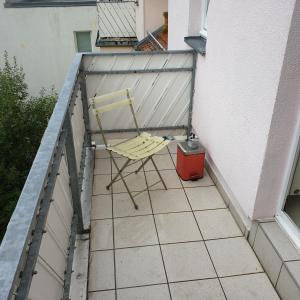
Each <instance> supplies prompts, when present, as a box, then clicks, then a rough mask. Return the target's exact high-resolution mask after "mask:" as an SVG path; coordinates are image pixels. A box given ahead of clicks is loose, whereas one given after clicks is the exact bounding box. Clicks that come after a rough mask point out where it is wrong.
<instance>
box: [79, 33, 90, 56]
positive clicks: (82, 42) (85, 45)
mask: <svg viewBox="0 0 300 300" xmlns="http://www.w3.org/2000/svg"><path fill="white" fill-rule="evenodd" d="M75 43H76V50H77V52H92V44H91V32H90V31H76V32H75Z"/></svg>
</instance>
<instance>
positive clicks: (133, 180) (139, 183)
mask: <svg viewBox="0 0 300 300" xmlns="http://www.w3.org/2000/svg"><path fill="white" fill-rule="evenodd" d="M125 182H126V184H127V185H128V188H129V190H130V191H131V192H139V191H142V190H144V189H145V188H146V187H147V185H146V179H145V175H144V172H140V173H138V174H131V175H129V176H127V177H125ZM113 192H114V193H124V192H126V188H125V185H124V183H123V181H122V180H119V181H118V182H115V183H113Z"/></svg>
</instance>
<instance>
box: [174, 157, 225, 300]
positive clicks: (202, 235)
mask: <svg viewBox="0 0 300 300" xmlns="http://www.w3.org/2000/svg"><path fill="white" fill-rule="evenodd" d="M173 164H174V166H175V169H176V165H175V163H174V161H173ZM180 183H181V185H182V187H183V191H184V194H185V196H186V198H187V201H188V203H189V206H190V208H191V210H192V213H193V217H194V220H195V222H196V224H197V227H198V230H199V231H200V234H201V236H202V238H203V234H202V232H201V229H200V226H199V224H198V222H197V218H196V216H195V213H194V211H193V209H192V206H191V203H190V200H189V198H188V196H187V194H186V191H185V189H184V186H183V183H182V181H181V180H180ZM203 243H204V246H205V249H206V251H207V254H208V256H209V258H210V261H211V264H212V266H213V268H214V270H215V273H216V276H217V278H218V281H219V284H220V286H221V289H222V292H223V294H224V297H225V299H226V300H227V296H226V294H225V291H224V288H223V285H222V283H221V280H220V278H219V275H218V273H217V269H216V267H215V265H214V262H213V260H212V258H211V255H210V253H209V251H208V247H207V245H206V242H205V240H204V239H203Z"/></svg>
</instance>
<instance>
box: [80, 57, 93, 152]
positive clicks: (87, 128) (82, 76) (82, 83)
mask: <svg viewBox="0 0 300 300" xmlns="http://www.w3.org/2000/svg"><path fill="white" fill-rule="evenodd" d="M79 83H80V90H81V101H82V109H83V119H84V125H85V131H86V133H87V143H88V146H90V145H91V135H90V115H89V104H88V99H87V92H86V75H85V74H84V72H83V62H81V68H80V73H79Z"/></svg>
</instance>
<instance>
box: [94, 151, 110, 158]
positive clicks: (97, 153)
mask: <svg viewBox="0 0 300 300" xmlns="http://www.w3.org/2000/svg"><path fill="white" fill-rule="evenodd" d="M95 158H96V159H98V158H109V153H108V151H107V150H96V151H95Z"/></svg>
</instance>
